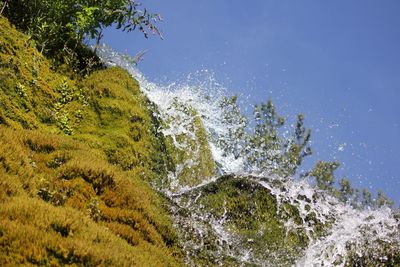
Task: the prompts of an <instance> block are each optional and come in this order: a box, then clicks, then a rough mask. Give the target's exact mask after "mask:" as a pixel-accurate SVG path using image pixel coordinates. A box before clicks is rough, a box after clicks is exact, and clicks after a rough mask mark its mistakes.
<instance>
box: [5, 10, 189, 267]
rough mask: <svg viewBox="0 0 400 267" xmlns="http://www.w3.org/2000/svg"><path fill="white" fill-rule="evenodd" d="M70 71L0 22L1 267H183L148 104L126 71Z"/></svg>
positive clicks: (164, 162) (159, 140) (165, 161)
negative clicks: (159, 184)
mask: <svg viewBox="0 0 400 267" xmlns="http://www.w3.org/2000/svg"><path fill="white" fill-rule="evenodd" d="M71 73H72V72H65V71H64V72H61V71H57V70H53V69H52V66H51V64H50V63H49V62H48V61H47V60H46V58H44V57H43V56H42V55H41V54H40V53H39V52H38V51H37V50H36V49H35V48H34V46H33V45H31V41H30V39H29V37H28V36H26V35H23V34H21V33H19V32H18V31H16V30H15V29H14V28H13V27H12V26H11V25H10V24H9V23H8V22H7V20H6V19H4V18H0V202H1V205H0V265H2V266H3V265H10V266H13V265H29V264H38V265H51V266H58V265H86V266H89V265H90V266H95V265H109V266H132V265H136V266H177V265H180V264H181V262H180V260H179V255H180V254H179V253H180V252H179V250H178V248H177V240H176V238H177V237H176V234H175V231H174V229H173V227H172V222H171V220H170V218H169V216H168V214H167V211H166V207H165V203H164V200H163V199H162V197H161V196H160V195H158V194H157V193H155V192H154V191H153V190H152V189H151V188H150V186H149V184H148V181H150V182H151V181H152V180H154V179H162V177H163V176H164V174H165V173H167V171H168V168H170V167H169V164H170V163H169V160H168V158H167V156H166V153H164V151H165V147H164V145H163V138H162V136H158V134H157V132H156V127H157V123H158V122H157V121H156V120H155V118H153V116H152V111H151V110H150V108H149V103H148V101H147V100H146V98H145V97H144V96H143V95H142V94H141V93H140V91H139V88H138V84H137V82H136V81H135V80H133V79H132V78H131V77H130V76H129V74H128V73H127V72H126V71H124V70H122V69H119V68H111V69H104V70H100V71H98V72H96V73H94V74H92V75H90V76H89V77H88V78H86V79H83V78H81V77H79V76H74V75H73V74H71ZM146 180H147V181H146Z"/></svg>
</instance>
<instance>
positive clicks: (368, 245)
mask: <svg viewBox="0 0 400 267" xmlns="http://www.w3.org/2000/svg"><path fill="white" fill-rule="evenodd" d="M98 53H99V55H100V57H101V58H102V60H103V61H104V62H106V63H107V64H108V65H117V66H120V67H122V68H124V69H126V70H127V71H128V72H129V73H130V74H131V75H132V76H133V77H134V78H135V79H137V80H138V82H139V83H140V86H141V90H142V91H143V93H145V94H146V96H147V97H148V98H149V100H150V101H151V102H153V103H155V104H156V106H157V108H158V114H157V116H159V118H160V119H161V120H162V121H163V122H164V124H162V126H161V128H160V129H159V130H160V131H161V132H162V133H163V135H164V136H166V137H170V138H171V140H172V142H173V144H174V146H175V147H176V148H177V149H179V150H181V151H185V149H188V146H189V144H188V140H196V138H197V136H196V134H195V133H194V131H193V124H194V123H195V120H199V121H201V123H202V125H203V126H204V129H205V131H206V135H207V137H208V140H207V141H208V146H209V148H210V150H211V154H212V157H213V160H214V161H215V162H216V166H217V168H218V172H217V173H216V175H214V176H212V177H207V178H205V179H203V180H201V181H200V182H198V183H196V184H194V185H193V184H192V185H188V184H181V182H180V180H179V179H178V176H179V172H182V171H183V169H185V168H191V167H192V166H194V165H195V164H196V162H195V161H196V160H198V159H197V158H195V157H193V158H189V159H187V160H185V162H183V163H181V165H180V166H177V168H176V169H177V170H176V172H175V173H170V174H169V177H168V178H167V179H168V180H169V181H170V183H168V184H167V186H165V187H164V188H158V189H159V190H160V191H162V192H163V193H165V194H166V195H167V196H168V197H169V198H170V199H171V201H172V203H173V205H174V208H173V212H174V221H175V225H176V227H177V228H178V229H181V230H180V232H181V236H182V237H181V239H182V247H183V249H184V251H185V252H186V253H187V254H186V262H187V264H189V265H201V263H199V262H196V261H195V260H194V258H195V257H196V256H197V254H199V253H202V251H203V250H204V249H205V248H206V249H208V251H209V253H208V254H207V255H208V256H209V257H210V260H213V261H214V263H216V264H223V260H222V259H224V258H227V257H229V258H232V259H234V260H235V261H236V262H238V263H239V264H240V265H246V264H249V265H256V266H270V265H273V266H278V265H281V266H287V265H295V266H364V265H363V264H365V257H369V258H372V259H374V260H375V262H380V263H382V265H380V266H385V263H390V262H391V261H393V259H389V258H387V256H382V255H383V254H385V253H386V254H389V255H392V256H393V255H394V254H396V253H397V254H396V255H397V256H393V257H400V256H399V252H398V251H399V248H400V223H399V216H398V214H396V213H395V212H394V211H393V210H391V209H389V208H387V207H384V208H380V209H374V210H372V209H363V210H360V209H355V208H353V207H351V206H350V205H346V204H344V203H342V202H340V201H339V200H337V199H336V198H335V197H333V196H331V195H329V194H326V193H325V192H323V191H320V190H317V189H315V188H314V187H313V186H311V185H310V183H309V182H308V181H307V180H306V179H302V180H300V179H295V178H293V179H288V178H282V177H279V176H277V175H271V174H270V173H265V172H260V171H259V170H258V169H257V168H249V166H248V160H247V158H246V157H243V156H242V157H238V156H237V155H234V153H227V149H226V146H227V144H229V145H231V146H232V144H234V145H236V146H240V141H241V140H234V139H233V138H232V137H231V136H230V132H231V131H232V130H233V131H234V130H236V129H239V128H240V127H242V125H240V123H238V122H237V121H230V122H227V121H226V120H225V119H224V112H226V111H224V108H223V107H221V105H220V103H221V102H222V101H223V99H224V97H225V95H226V90H225V89H224V88H223V87H222V86H220V85H219V84H218V83H217V82H216V81H215V79H214V78H213V77H212V75H209V76H206V78H205V79H204V80H203V82H200V83H197V84H195V85H191V84H189V82H187V83H173V84H170V85H167V86H163V85H158V84H155V83H151V82H149V81H147V80H146V78H145V77H144V76H143V75H142V74H141V73H140V72H139V71H138V70H137V68H135V67H134V66H133V65H132V64H131V61H130V60H127V57H126V56H125V55H121V54H119V53H116V52H114V51H113V50H112V49H110V48H108V47H107V46H101V47H100V49H98ZM189 80H190V79H189ZM182 135H185V136H186V138H184V139H182V138H180V136H182ZM221 140H223V141H224V142H221ZM200 149H201V147H200V145H199V142H198V143H197V145H196V146H195V147H194V148H192V150H194V153H193V155H196V154H198V151H199V150H200ZM228 176H231V177H239V178H240V179H243V177H244V178H245V179H246V180H247V181H248V182H249V183H252V184H255V185H256V186H258V187H259V188H261V189H262V190H268V192H270V194H272V195H273V196H274V197H275V200H276V204H277V208H278V212H281V211H282V210H284V208H285V205H286V204H290V205H292V206H295V207H296V208H297V210H298V214H299V217H300V220H301V224H299V223H295V222H293V221H292V220H290V219H288V220H287V221H285V223H284V227H285V228H286V231H287V232H290V231H291V230H292V229H296V228H302V229H304V231H305V234H306V236H307V240H308V245H307V246H306V247H305V248H304V249H302V250H301V253H299V254H298V258H297V260H295V261H289V262H290V263H288V262H285V261H283V263H279V261H276V263H271V260H270V259H271V257H266V256H263V255H265V254H268V251H269V249H268V248H265V253H261V254H260V253H258V254H257V253H255V252H254V251H253V250H254V246H253V245H252V244H253V243H254V241H253V240H252V239H250V238H247V239H244V238H243V236H240V235H238V234H237V233H236V232H235V231H231V230H230V228H229V227H230V226H229V218H228V213H229V212H228V210H227V203H226V202H223V204H222V207H221V212H220V213H216V212H209V211H208V210H207V209H206V208H205V206H204V205H205V204H204V201H202V199H204V196H205V194H207V193H206V192H207V190H211V189H206V190H203V189H205V188H209V187H212V186H214V185H216V186H218V185H219V183H221V181H222V180H223V179H226V177H228ZM239 178H237V179H239ZM213 190H214V189H213ZM310 218H313V219H310ZM316 222H318V223H319V225H323V226H324V227H325V228H326V229H327V230H326V231H324V232H323V234H318V233H317V232H318V229H317V226H316ZM382 249H384V250H385V252H382ZM388 251H389V252H388ZM393 251H394V252H393ZM260 255H261V256H260ZM276 257H279V255H278V256H276ZM385 257H386V258H385ZM349 258H351V259H352V260H351V262H350V261H349ZM272 262H273V261H272ZM349 264H351V265H349Z"/></svg>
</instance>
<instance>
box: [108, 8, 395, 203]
mask: <svg viewBox="0 0 400 267" xmlns="http://www.w3.org/2000/svg"><path fill="white" fill-rule="evenodd" d="M142 2H144V6H145V7H147V8H148V9H149V10H151V11H153V12H159V13H160V14H161V16H162V17H163V19H164V21H163V22H162V23H161V24H160V28H161V30H162V32H163V35H164V37H165V39H164V40H160V39H159V38H157V37H155V36H154V37H152V38H150V39H147V40H146V39H144V38H143V37H142V35H141V34H140V33H139V32H134V33H129V34H127V33H121V32H119V31H116V30H108V31H106V32H105V37H104V39H103V41H104V42H105V43H107V44H109V45H110V46H112V47H113V48H114V49H116V50H119V51H122V52H127V53H129V54H132V55H133V54H135V53H137V52H138V51H142V50H148V53H147V54H146V56H145V59H144V61H143V62H141V63H140V65H139V68H140V69H141V70H142V72H143V73H144V74H145V75H146V76H147V77H148V79H149V80H152V81H161V82H168V81H174V80H181V79H182V78H183V77H185V76H186V75H188V74H190V73H194V72H196V71H199V70H203V69H208V70H210V71H212V72H213V73H214V75H215V78H216V79H217V81H218V82H220V83H221V84H223V85H224V86H225V87H226V88H227V89H228V90H229V92H230V93H231V94H239V95H243V97H242V98H243V99H246V100H247V101H248V102H247V103H248V105H250V104H254V103H256V102H260V101H266V100H268V99H269V98H270V97H271V98H272V99H273V101H274V103H275V104H276V106H277V108H278V110H279V111H281V113H282V114H283V115H286V116H288V117H291V118H293V117H294V116H295V115H296V114H298V113H303V114H304V115H305V118H306V124H307V125H308V126H309V127H311V128H312V129H313V135H312V140H313V143H312V146H313V149H314V152H315V154H314V156H313V158H312V159H310V160H309V162H308V164H312V162H313V161H315V160H317V159H323V160H333V159H336V160H338V161H340V162H342V163H343V165H342V168H341V170H340V172H339V173H338V174H339V175H338V176H339V177H340V176H346V177H348V178H350V179H351V181H352V183H353V184H354V185H355V186H358V187H366V188H369V189H370V190H371V191H376V190H377V189H383V190H384V192H385V193H386V194H387V195H388V196H390V197H391V198H392V199H395V200H396V202H397V203H399V202H400V175H399V174H400V142H399V137H400V116H399V115H400V105H399V103H398V102H399V101H400V51H399V48H400V16H399V15H398V14H399V12H400V2H399V1H396V0H382V1H370V0H358V1H357V0H353V1H349V0H337V1H317V0H314V1H311V0H303V1H294V0H293V1H289V0H275V1H268V0H252V1H239V0H197V1H190V0H169V1H163V0H148V1H142Z"/></svg>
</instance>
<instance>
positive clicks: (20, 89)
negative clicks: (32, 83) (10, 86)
mask: <svg viewBox="0 0 400 267" xmlns="http://www.w3.org/2000/svg"><path fill="white" fill-rule="evenodd" d="M15 92H16V93H17V94H18V95H19V96H20V97H27V93H26V87H25V86H24V85H23V84H21V83H17V86H16V87H15Z"/></svg>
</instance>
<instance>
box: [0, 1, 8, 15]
mask: <svg viewBox="0 0 400 267" xmlns="http://www.w3.org/2000/svg"><path fill="white" fill-rule="evenodd" d="M7 5H8V2H7V1H4V4H3V7H2V8H1V11H0V17H1V16H2V14H3V11H4V9H5V8H6V6H7Z"/></svg>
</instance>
